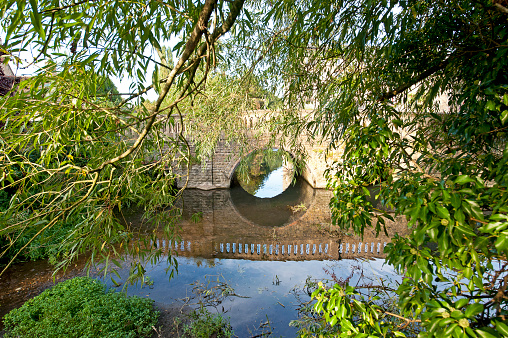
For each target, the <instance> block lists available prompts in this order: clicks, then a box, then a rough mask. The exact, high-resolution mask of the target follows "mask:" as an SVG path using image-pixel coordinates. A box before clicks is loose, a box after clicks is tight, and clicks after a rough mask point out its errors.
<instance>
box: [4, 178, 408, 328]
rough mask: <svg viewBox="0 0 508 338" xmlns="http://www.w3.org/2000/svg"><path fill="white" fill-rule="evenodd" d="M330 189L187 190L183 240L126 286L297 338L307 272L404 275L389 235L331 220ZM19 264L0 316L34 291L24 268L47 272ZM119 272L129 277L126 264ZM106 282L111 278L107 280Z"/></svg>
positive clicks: (396, 226) (7, 282)
mask: <svg viewBox="0 0 508 338" xmlns="http://www.w3.org/2000/svg"><path fill="white" fill-rule="evenodd" d="M330 196H331V195H330V192H329V191H327V190H316V189H312V188H311V187H310V186H309V185H308V184H307V183H306V182H305V181H304V180H302V179H297V180H296V182H295V184H293V185H292V186H290V188H288V189H287V190H286V191H284V192H283V193H282V194H280V195H278V196H276V197H273V198H257V197H255V196H252V195H251V194H249V193H247V192H245V191H244V190H243V189H242V188H241V187H233V188H231V189H221V190H210V191H202V190H186V191H185V192H184V194H183V197H182V207H183V214H182V218H181V220H180V222H179V228H180V229H179V231H178V233H179V238H176V239H171V240H168V239H165V236H164V235H163V234H160V236H158V237H157V239H156V240H155V242H156V243H155V245H156V246H157V247H158V248H161V249H162V250H163V253H164V254H163V257H162V259H160V260H159V261H158V262H155V263H154V264H148V266H147V273H146V275H147V276H148V277H149V280H150V283H149V284H150V285H140V284H139V283H138V284H136V285H131V286H129V287H128V288H127V293H128V294H129V295H138V296H141V297H149V298H151V299H153V300H155V301H156V302H158V303H162V304H172V305H181V306H184V305H185V304H187V305H192V306H194V307H197V306H198V305H199V303H200V302H201V303H202V304H204V305H207V306H208V307H209V309H210V310H211V311H212V312H218V313H221V314H222V315H223V316H224V317H229V319H230V322H231V325H232V327H233V330H234V331H235V334H236V335H237V336H239V337H252V336H256V335H259V334H261V333H268V332H271V334H273V335H274V336H276V337H279V336H282V337H294V336H295V335H296V332H297V329H296V328H294V327H290V326H289V323H290V321H291V320H294V319H297V318H298V307H299V306H300V305H301V302H302V301H307V300H308V299H309V297H308V295H307V294H306V293H305V291H304V289H305V281H306V280H307V278H312V279H317V280H321V279H330V278H331V274H332V273H333V274H334V276H335V278H337V279H341V278H343V279H345V278H347V277H348V276H350V275H351V273H352V272H354V273H353V277H352V279H351V280H350V282H351V283H353V284H354V283H356V281H357V280H358V278H359V276H360V275H363V276H364V277H366V278H370V279H372V280H373V281H374V282H375V280H376V279H379V278H385V279H386V278H388V279H398V277H397V276H396V275H395V274H394V272H393V271H392V270H391V269H389V268H388V267H386V266H383V262H384V260H383V253H382V251H383V247H384V245H385V244H386V243H387V242H389V237H379V238H375V236H374V234H373V233H370V232H367V233H366V234H365V237H364V239H363V240H361V239H359V238H357V237H354V236H348V235H347V234H343V233H340V232H338V231H337V229H335V228H334V227H333V226H332V225H331V224H330V211H329V207H328V203H329V200H330ZM196 213H200V215H201V217H200V218H199V220H198V221H197V222H196V219H194V220H193V217H192V215H194V214H196ZM128 221H129V222H130V223H131V226H134V227H136V226H140V227H141V226H143V225H142V223H143V220H142V218H141V217H140V216H139V214H136V213H133V214H131V215H129V216H128ZM405 229H406V227H405V225H404V222H403V221H402V220H399V221H396V222H394V223H390V224H389V235H390V236H391V235H392V234H393V233H394V232H398V233H404V232H405V231H407V230H405ZM169 254H171V255H172V256H173V257H176V260H177V262H178V274H177V275H176V277H174V278H173V279H171V280H169V279H170V278H169V273H168V271H169V270H171V269H169V270H168V264H167V262H166V259H165V258H166V257H167V255H169ZM164 255H166V257H165V256H164ZM16 269H18V270H16ZM19 269H22V266H18V267H15V268H14V269H13V270H12V271H13V272H12V273H9V274H8V275H6V276H5V277H3V278H2V280H1V281H0V290H2V291H0V303H2V310H1V311H2V313H0V316H3V314H4V313H5V311H7V309H8V308H11V307H16V306H19V305H20V304H21V302H22V300H24V299H25V298H26V297H27V296H29V295H31V294H30V293H29V290H33V289H34V287H33V286H32V288H31V289H30V284H29V283H28V284H27V286H26V287H23V277H20V276H19V274H20V273H25V276H24V278H25V279H24V280H30V279H37V278H43V277H40V276H41V275H44V276H46V274H45V273H43V272H41V271H42V270H44V269H46V270H47V267H45V268H40V269H42V270H38V268H37V267H31V266H30V267H28V268H26V269H25V270H19ZM46 270H44V271H46ZM16 271H17V272H16ZM22 271H24V272H22ZM75 271H80V270H79V265H76V269H75ZM360 271H361V272H362V273H359V272H360ZM31 274H32V275H33V276H32V277H30V276H31ZM120 274H121V276H122V277H123V278H126V276H127V271H126V270H124V271H120ZM37 276H39V277H37ZM44 278H47V277H44ZM105 282H106V283H109V285H112V282H110V281H109V279H108V278H106V279H105ZM20 285H21V286H20ZM207 290H208V291H207ZM4 305H7V306H4Z"/></svg>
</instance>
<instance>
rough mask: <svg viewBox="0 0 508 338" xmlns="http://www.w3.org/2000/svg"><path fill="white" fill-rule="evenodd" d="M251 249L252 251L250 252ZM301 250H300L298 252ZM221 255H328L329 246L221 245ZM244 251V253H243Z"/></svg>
mask: <svg viewBox="0 0 508 338" xmlns="http://www.w3.org/2000/svg"><path fill="white" fill-rule="evenodd" d="M249 249H250V250H249ZM298 249H300V250H298ZM219 251H220V252H221V253H233V254H235V253H238V254H242V253H244V254H248V253H250V254H257V255H261V254H263V255H279V254H280V255H288V256H290V255H291V254H293V255H310V254H312V255H315V254H316V253H318V254H323V253H324V254H328V244H308V243H307V244H242V243H226V244H225V245H224V243H220V244H219ZM242 251H243V252H242Z"/></svg>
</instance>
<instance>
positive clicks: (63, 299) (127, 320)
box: [4, 277, 159, 338]
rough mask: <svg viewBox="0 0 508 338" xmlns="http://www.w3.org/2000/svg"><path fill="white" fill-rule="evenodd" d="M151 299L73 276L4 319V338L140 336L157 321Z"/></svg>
mask: <svg viewBox="0 0 508 338" xmlns="http://www.w3.org/2000/svg"><path fill="white" fill-rule="evenodd" d="M158 315H159V314H158V312H156V311H153V308H152V300H150V299H143V298H140V297H136V296H132V297H127V296H126V295H125V294H124V293H120V292H114V291H113V290H111V289H110V290H108V289H107V287H106V286H105V285H104V284H102V283H101V282H100V281H97V280H94V279H91V278H87V277H77V278H74V279H70V280H67V281H65V282H62V283H59V284H57V285H56V286H54V287H53V288H51V289H48V290H46V291H44V292H43V293H41V294H40V295H39V296H37V297H35V298H32V299H30V300H29V301H27V302H26V303H25V304H23V306H21V307H20V308H18V309H14V310H12V311H11V312H9V313H8V314H7V315H6V316H5V317H4V324H5V330H6V332H7V333H6V335H5V337H45V338H46V337H48V338H50V337H69V338H70V337H139V336H141V337H144V336H148V335H149V334H150V332H151V330H152V326H154V325H155V324H156V322H157V318H158Z"/></svg>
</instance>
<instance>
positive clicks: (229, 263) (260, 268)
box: [128, 257, 398, 337]
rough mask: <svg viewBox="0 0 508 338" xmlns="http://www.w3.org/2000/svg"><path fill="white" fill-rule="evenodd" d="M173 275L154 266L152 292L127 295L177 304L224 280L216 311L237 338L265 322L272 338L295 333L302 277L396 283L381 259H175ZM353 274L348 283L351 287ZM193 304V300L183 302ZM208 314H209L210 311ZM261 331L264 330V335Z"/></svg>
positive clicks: (133, 289)
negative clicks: (225, 289)
mask: <svg viewBox="0 0 508 338" xmlns="http://www.w3.org/2000/svg"><path fill="white" fill-rule="evenodd" d="M178 263H179V273H178V276H177V277H176V278H174V279H173V280H171V281H170V282H168V275H167V274H166V272H165V269H166V265H165V264H158V265H156V266H153V267H151V268H149V269H148V272H147V275H148V276H149V277H150V279H151V280H153V282H154V284H153V288H149V287H147V286H145V287H143V288H141V287H139V286H132V287H129V289H128V294H130V295H138V296H141V297H150V298H152V299H155V300H156V301H157V302H159V303H164V304H174V303H175V302H177V303H180V304H182V303H183V301H184V299H185V298H186V297H191V298H192V297H193V288H194V287H195V286H196V285H197V284H199V283H203V284H207V285H208V286H210V287H212V286H214V285H215V284H214V283H216V281H217V280H219V281H221V282H226V283H227V284H228V285H229V286H230V287H231V288H232V289H233V290H234V293H235V294H236V295H239V296H242V297H248V298H240V297H235V296H231V297H227V298H226V299H225V300H224V301H223V302H222V303H221V304H220V305H218V306H217V307H216V308H217V310H218V311H219V313H222V311H224V313H222V315H224V316H225V317H230V321H231V325H232V326H233V329H234V331H235V334H236V335H237V336H238V337H251V336H253V335H256V334H260V333H262V330H261V329H259V326H260V324H261V323H265V322H266V321H267V318H268V320H269V322H270V325H271V331H272V334H273V336H274V337H279V336H282V337H295V336H296V333H297V329H296V328H294V327H290V326H289V323H290V321H292V320H294V319H297V318H298V311H297V307H298V305H299V302H298V300H297V298H296V297H295V292H297V293H299V294H300V295H301V296H302V299H303V300H304V301H305V300H308V299H309V297H308V296H307V295H306V294H304V293H303V292H302V288H303V287H304V285H305V280H306V279H307V277H309V276H312V277H313V278H316V279H318V280H326V279H329V278H330V276H329V275H328V274H327V273H326V272H325V270H328V271H333V272H334V273H335V275H336V276H337V278H346V277H348V276H349V274H350V272H351V271H352V270H353V269H355V268H356V267H360V268H362V269H363V271H364V274H365V275H366V276H367V277H368V278H371V279H373V280H374V281H375V280H377V279H378V278H379V277H380V276H383V278H384V279H385V280H386V279H387V278H393V279H397V278H398V277H396V274H395V273H394V271H393V270H392V269H391V268H390V267H387V266H383V263H384V260H382V259H374V260H369V261H366V260H364V261H360V260H353V259H345V260H340V261H331V260H325V261H288V262H284V261H250V260H241V259H200V258H189V257H179V258H178ZM359 275H360V274H359V273H356V274H355V277H353V278H352V279H351V281H350V283H351V284H353V285H354V284H355V283H356V282H357V281H358V277H356V276H359ZM193 302H197V299H194V300H191V301H190V302H189V303H191V304H192V303H193ZM211 311H212V312H213V313H215V310H214V309H213V308H212V309H211ZM265 332H266V331H265Z"/></svg>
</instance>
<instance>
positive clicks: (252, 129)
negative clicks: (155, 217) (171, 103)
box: [167, 110, 343, 190]
mask: <svg viewBox="0 0 508 338" xmlns="http://www.w3.org/2000/svg"><path fill="white" fill-rule="evenodd" d="M309 112H310V111H302V114H306V113H309ZM271 114H273V111H268V110H257V111H252V112H249V113H248V114H246V115H244V117H243V122H244V125H245V126H246V127H247V128H246V129H247V130H248V132H247V133H248V135H247V139H248V142H247V143H248V147H247V149H244V151H243V155H244V156H245V155H246V154H247V153H249V152H251V151H254V150H258V149H264V148H266V147H267V146H268V145H269V141H270V138H271V135H269V134H268V133H266V134H264V135H263V134H262V135H261V136H259V135H258V134H259V133H258V129H257V128H258V126H260V125H261V123H262V122H264V121H266V119H267V118H269V116H270V115H271ZM180 128H181V126H180V124H179V123H176V124H175V126H173V127H172V128H170V129H168V130H167V133H168V135H170V136H174V135H176V134H177V133H179V132H180ZM184 135H185V130H184ZM187 138H188V141H189V144H190V146H191V151H192V155H194V154H195V152H194V146H193V143H192V137H187ZM281 141H282V140H280V139H279V140H278V141H276V143H275V144H270V146H271V147H273V148H278V149H282V150H286V151H288V152H290V153H291V150H290V149H285V146H284V145H283V144H285V143H287V142H281ZM297 142H298V144H299V145H300V147H301V149H303V151H304V153H305V154H306V156H305V160H304V162H305V163H303V166H302V172H301V176H302V177H303V178H304V179H305V180H306V181H307V182H308V183H309V184H310V185H311V186H312V187H313V188H326V180H325V177H324V171H325V170H326V168H327V166H328V165H330V164H331V163H333V161H334V160H336V159H338V158H340V156H341V155H342V153H343V150H342V149H338V150H336V151H335V152H328V154H326V150H327V146H328V144H326V142H319V141H318V140H313V139H312V135H309V134H306V133H302V134H301V135H300V136H299V138H298V140H297ZM325 155H326V156H325ZM241 158H242V155H241V154H240V147H239V145H238V144H235V143H227V142H226V141H225V140H223V139H221V140H220V141H219V142H218V145H217V147H216V149H215V153H214V154H213V155H212V156H211V157H210V158H208V159H206V161H204V162H203V163H199V164H193V165H192V167H191V168H190V171H189V174H188V184H187V187H188V188H197V189H203V190H210V189H217V188H229V187H230V186H231V181H232V178H233V174H234V172H235V169H236V167H237V166H238V164H239V162H240V160H241ZM177 175H178V176H179V178H178V180H177V185H178V186H179V187H182V186H183V185H184V184H185V181H186V179H187V171H186V170H184V169H180V170H177Z"/></svg>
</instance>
